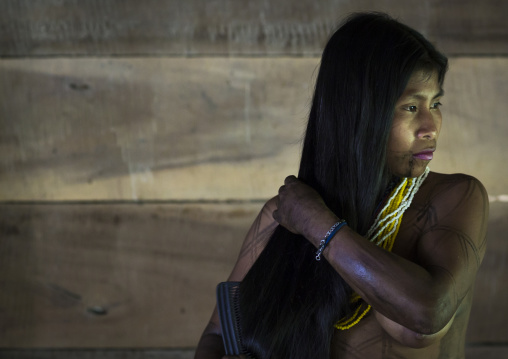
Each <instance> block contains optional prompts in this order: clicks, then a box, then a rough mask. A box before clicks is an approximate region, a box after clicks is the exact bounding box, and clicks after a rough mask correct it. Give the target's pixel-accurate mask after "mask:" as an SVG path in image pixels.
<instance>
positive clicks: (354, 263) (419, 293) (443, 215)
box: [196, 13, 488, 359]
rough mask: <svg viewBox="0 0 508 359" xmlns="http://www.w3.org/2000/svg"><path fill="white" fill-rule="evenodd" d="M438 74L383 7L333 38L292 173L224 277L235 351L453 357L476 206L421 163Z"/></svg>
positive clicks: (473, 198) (480, 196)
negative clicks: (234, 317) (233, 312)
mask: <svg viewBox="0 0 508 359" xmlns="http://www.w3.org/2000/svg"><path fill="white" fill-rule="evenodd" d="M446 70H447V59H446V57H445V56H443V55H442V54H441V53H439V52H438V51H437V50H436V49H435V48H434V47H433V46H432V45H431V44H430V43H429V42H428V41H427V40H426V39H425V38H424V37H423V36H422V35H420V34H419V33H418V32H416V31H415V30H413V29H411V28H409V27H407V26H405V25H403V24H401V23H399V22H397V21H395V20H393V19H391V18H390V17H388V16H386V15H384V14H372V13H363V14H355V15H353V16H351V17H350V18H349V19H347V21H346V22H345V23H344V24H343V25H342V26H341V27H340V28H339V29H338V30H337V31H336V32H335V34H334V35H333V36H332V37H331V39H330V40H329V42H328V44H327V45H326V47H325V49H324V52H323V56H322V60H321V65H320V70H319V75H318V78H317V81H316V89H315V93H314V98H313V102H312V107H311V111H310V115H309V121H308V127H307V131H306V135H305V140H304V146H303V151H302V158H301V163H300V171H299V174H298V179H296V178H295V177H288V178H287V179H286V181H285V185H284V186H282V187H281V189H280V190H279V195H278V196H276V197H275V198H273V199H271V200H270V201H268V202H267V203H266V204H265V206H264V208H263V210H262V211H261V213H260V214H259V216H258V218H257V219H256V221H255V222H254V224H253V226H252V228H251V229H250V231H249V233H248V235H247V238H246V239H245V242H244V244H243V247H242V251H241V253H240V256H239V259H238V262H237V263H236V265H235V268H234V269H233V272H232V274H231V276H230V277H229V279H228V280H229V281H241V285H240V296H239V300H238V305H239V310H240V319H239V321H240V325H241V330H242V346H243V347H244V350H245V352H248V353H249V354H250V355H251V356H253V357H256V358H258V359H262V358H391V357H396V358H427V359H428V358H438V357H453V358H463V357H464V342H465V332H466V328H467V321H468V316H469V311H470V308H471V298H472V295H471V294H472V293H471V288H472V285H473V282H474V278H475V275H476V271H477V270H478V267H479V265H480V263H481V260H482V258H483V255H484V253H485V231H486V228H485V227H486V218H487V215H488V201H487V196H486V193H485V190H484V188H483V186H482V185H481V183H480V182H479V181H477V180H476V179H474V178H472V177H470V176H465V175H443V174H437V173H433V172H430V173H429V172H428V169H427V165H428V163H429V162H430V160H431V159H432V156H433V152H434V150H435V149H436V144H437V139H438V135H439V131H440V127H441V113H440V109H439V107H440V105H441V103H440V99H441V97H442V96H443V90H442V85H443V82H444V77H445V73H446ZM402 215H403V217H402ZM395 239H396V240H395ZM316 259H317V260H316ZM220 335H221V328H220V325H219V321H218V316H217V311H215V312H214V314H213V315H212V318H211V320H210V323H209V325H208V326H207V328H206V329H205V332H204V333H203V336H202V338H201V341H200V343H199V345H198V348H197V351H196V358H221V357H222V356H223V355H224V351H223V347H222V340H221V338H220Z"/></svg>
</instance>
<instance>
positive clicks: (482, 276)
mask: <svg viewBox="0 0 508 359" xmlns="http://www.w3.org/2000/svg"><path fill="white" fill-rule="evenodd" d="M506 233H508V203H506V202H504V203H503V202H493V203H491V204H490V217H489V228H488V237H487V238H488V242H487V253H486V254H485V258H484V260H483V263H482V266H481V268H480V271H479V273H478V277H477V280H476V285H475V291H474V299H473V300H474V303H475V304H474V306H473V309H472V310H471V317H470V325H469V328H468V334H467V338H468V340H469V341H470V342H475V343H496V342H501V343H505V344H506V343H507V338H508V327H507V326H506V318H508V311H507V309H506V308H505V307H506V303H508V287H507V285H506V284H507V283H508V260H507V253H508V241H507V240H506V238H507V237H506ZM482 358H483V357H482Z"/></svg>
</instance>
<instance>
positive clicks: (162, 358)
mask: <svg viewBox="0 0 508 359" xmlns="http://www.w3.org/2000/svg"><path fill="white" fill-rule="evenodd" d="M0 355H3V357H6V358H9V359H98V358H100V359H144V358H150V359H192V358H194V350H192V349H187V350H172V349H168V350H146V349H145V350H143V349H141V350H122V349H106V350H100V349H99V350H97V349H96V350H86V349H85V350H77V349H64V350H62V349H61V350H53V349H46V350H44V349H11V350H9V349H7V350H5V349H4V350H2V349H0ZM507 357H508V346H506V345H504V346H488V345H483V346H474V347H471V346H467V347H466V359H506V358H507Z"/></svg>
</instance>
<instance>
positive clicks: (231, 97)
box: [0, 58, 508, 201]
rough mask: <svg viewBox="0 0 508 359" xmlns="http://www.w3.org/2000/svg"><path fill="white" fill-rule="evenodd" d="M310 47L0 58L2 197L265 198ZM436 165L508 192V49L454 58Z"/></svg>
mask: <svg viewBox="0 0 508 359" xmlns="http://www.w3.org/2000/svg"><path fill="white" fill-rule="evenodd" d="M318 63H319V60H318V59H317V58H241V59H233V58H227V59H220V58H193V59H179V58H172V59H168V58H165V59H162V58H135V59H134V58H129V59H30V60H26V59H25V60H0V73H2V81H0V93H1V94H2V95H1V96H0V200H3V201H7V200H13V201H20V200H22V201H33V200H35V201H37V200H57V201H65V200H189V199H191V200H225V199H246V200H250V199H267V198H269V197H271V196H273V195H274V193H275V192H276V190H277V189H278V188H279V186H280V185H281V183H282V181H283V179H284V178H285V177H286V176H287V175H289V174H294V173H296V172H297V170H298V157H299V152H300V139H301V138H302V135H303V133H304V130H305V122H306V117H307V112H308V107H309V103H310V100H311V97H312V88H313V81H314V77H315V76H316V74H317V72H316V71H317V66H318ZM450 68H451V69H450V72H449V75H448V78H447V80H446V83H445V90H446V96H445V97H444V99H443V101H442V102H443V103H444V106H443V116H444V122H443V129H442V133H441V139H440V141H439V146H438V151H437V152H436V155H435V159H434V160H433V162H432V163H431V168H432V169H433V170H435V171H439V172H445V173H450V172H464V173H468V174H471V175H474V176H476V177H478V178H479V179H480V180H481V181H482V182H483V183H484V184H485V185H486V187H487V190H488V191H489V194H491V195H492V196H499V195H503V194H507V193H508V188H507V186H506V181H505V178H508V166H503V165H500V163H504V158H505V155H504V152H503V151H500V149H502V148H505V139H506V136H507V135H508V122H507V121H506V113H508V102H507V101H506V98H508V58H460V59H452V61H451V67H450Z"/></svg>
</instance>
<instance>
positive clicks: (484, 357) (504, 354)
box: [466, 344, 508, 359]
mask: <svg viewBox="0 0 508 359" xmlns="http://www.w3.org/2000/svg"><path fill="white" fill-rule="evenodd" d="M506 358H508V345H506V344H505V345H500V346H496V345H490V346H489V345H480V346H469V347H467V346H466V359H506Z"/></svg>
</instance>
